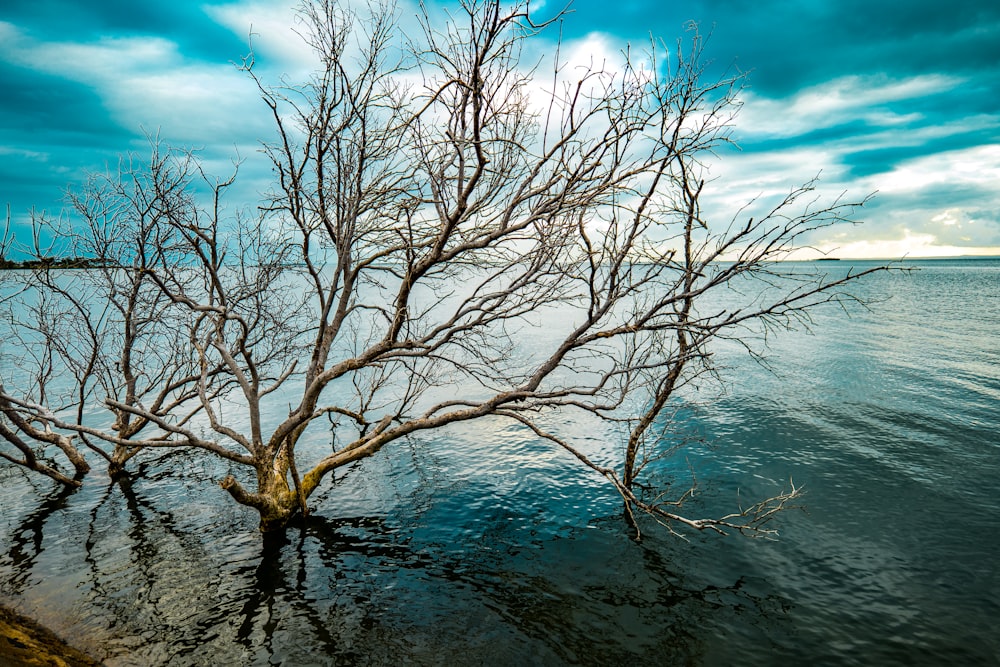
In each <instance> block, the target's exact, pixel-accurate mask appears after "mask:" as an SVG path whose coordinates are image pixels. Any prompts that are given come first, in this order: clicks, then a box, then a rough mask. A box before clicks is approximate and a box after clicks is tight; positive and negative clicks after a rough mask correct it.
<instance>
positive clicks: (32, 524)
mask: <svg viewBox="0 0 1000 667" xmlns="http://www.w3.org/2000/svg"><path fill="white" fill-rule="evenodd" d="M75 492H76V487H73V486H62V485H60V486H59V487H57V488H56V489H55V490H53V491H52V492H51V493H49V494H48V495H47V496H45V498H43V499H42V501H41V503H39V505H38V507H37V508H36V509H35V510H34V511H32V512H31V513H29V514H28V515H27V516H25V517H24V519H22V520H21V521H20V522H19V523H18V524H17V526H16V527H15V528H14V529H13V530H12V531H11V546H10V549H8V551H7V554H6V560H8V561H9V562H10V564H11V566H12V567H13V568H14V575H13V576H12V577H11V579H10V585H11V586H12V589H11V594H12V595H18V594H20V593H21V590H22V589H23V588H24V586H25V584H26V582H27V579H28V577H29V576H30V575H31V569H32V568H33V567H34V565H35V560H36V559H37V558H38V556H39V555H40V554H41V553H42V541H43V538H44V536H45V535H44V532H45V526H46V524H47V523H48V521H49V519H50V518H52V516H53V515H54V514H56V513H57V512H59V511H61V510H64V509H65V508H66V504H67V501H68V500H69V499H70V497H72V496H73V494H74V493H75Z"/></svg>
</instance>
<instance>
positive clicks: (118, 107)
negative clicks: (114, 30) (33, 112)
mask: <svg viewBox="0 0 1000 667" xmlns="http://www.w3.org/2000/svg"><path fill="white" fill-rule="evenodd" d="M0 39H5V40H6V43H7V49H6V58H7V59H8V60H9V61H11V62H14V63H16V64H18V65H20V66H23V67H27V68H30V69H33V70H36V71H39V72H44V73H46V74H52V75H56V76H60V77H63V78H65V79H67V80H70V81H76V82H79V83H82V84H85V85H87V86H89V87H91V88H92V89H93V90H95V91H96V92H97V94H98V95H99V96H100V98H101V99H102V101H103V102H104V104H105V106H106V107H107V108H108V109H109V110H110V111H111V113H112V115H113V117H114V119H115V120H116V121H117V122H118V123H119V124H120V125H121V126H122V127H124V128H126V129H128V130H132V131H136V130H138V129H139V128H140V127H146V128H150V129H153V130H155V129H156V128H159V129H160V130H161V133H162V134H163V136H164V137H165V138H167V139H168V140H169V141H170V142H171V143H179V144H184V145H203V144H213V143H216V142H221V143H229V144H232V143H234V142H236V141H239V140H241V139H242V140H246V139H248V138H249V137H257V136H260V129H261V127H262V123H260V122H259V120H263V114H262V113H252V112H248V107H250V106H252V107H253V108H254V109H255V110H256V107H257V106H259V102H257V96H256V94H255V91H254V88H253V86H252V85H251V83H250V82H249V81H247V79H246V77H245V76H244V75H242V74H241V73H240V72H238V71H237V70H236V68H235V67H234V66H233V65H232V64H231V63H201V62H193V61H189V60H187V59H185V58H184V57H183V55H182V54H181V53H180V51H179V49H178V46H177V44H175V43H174V42H171V41H170V40H167V39H163V38H159V37H124V38H101V39H99V40H96V41H93V42H38V41H35V40H33V39H31V38H30V37H27V36H26V35H24V34H22V33H20V32H19V31H18V30H17V29H16V28H15V27H14V26H11V25H10V24H2V25H0Z"/></svg>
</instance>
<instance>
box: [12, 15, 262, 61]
mask: <svg viewBox="0 0 1000 667" xmlns="http://www.w3.org/2000/svg"><path fill="white" fill-rule="evenodd" d="M213 4H225V3H211V2H191V1H190V0H174V1H168V2H136V1H135V0H101V1H100V2H77V1H74V0H5V2H4V13H3V15H2V16H0V20H4V21H7V22H10V23H13V24H15V25H17V26H24V27H27V29H28V31H29V34H30V35H31V36H32V37H34V38H35V39H44V40H52V41H60V40H65V39H71V40H74V41H89V40H93V39H99V38H101V37H109V36H114V37H134V36H144V35H146V36H157V37H164V38H167V39H169V40H171V41H173V42H176V43H177V44H179V45H180V46H181V50H182V51H183V52H184V53H185V55H186V56H187V57H190V58H194V59H205V60H219V61H221V62H228V61H230V60H235V59H237V58H238V57H239V56H240V55H242V54H243V53H244V52H245V51H246V38H241V37H238V36H236V35H234V34H233V33H232V32H231V31H229V30H228V29H226V28H224V27H222V26H220V25H218V24H216V23H214V22H212V21H211V20H209V19H208V16H207V14H206V12H205V8H206V7H209V6H211V5H213Z"/></svg>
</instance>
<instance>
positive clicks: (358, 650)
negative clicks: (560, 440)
mask: <svg viewBox="0 0 1000 667" xmlns="http://www.w3.org/2000/svg"><path fill="white" fill-rule="evenodd" d="M908 265H909V266H913V267H916V268H919V271H915V272H912V273H905V274H904V273H892V274H877V275H875V276H874V277H872V278H871V279H870V280H867V281H866V282H864V283H863V284H861V285H859V286H858V287H857V288H856V290H855V291H856V292H857V293H859V294H860V295H862V296H865V297H868V298H873V299H879V300H880V303H877V304H875V305H873V307H872V308H873V309H872V310H871V311H870V312H868V311H864V310H857V309H856V310H854V311H852V313H851V317H850V318H846V317H845V316H844V314H843V313H842V312H840V311H837V310H835V309H830V310H827V311H823V312H822V313H818V314H817V315H816V316H815V329H814V333H813V334H812V335H808V334H806V333H805V332H793V333H789V334H782V335H781V336H779V337H777V338H775V339H773V340H772V341H771V352H770V358H771V360H772V362H773V372H769V371H766V370H764V369H763V368H762V367H760V366H759V365H757V364H755V363H753V362H750V361H748V360H746V359H745V358H743V357H740V356H738V355H736V354H735V353H734V352H733V351H732V350H727V349H720V350H719V361H720V362H722V363H724V364H725V365H727V366H729V368H728V369H727V370H726V371H725V373H724V378H725V379H726V380H727V384H726V387H725V391H724V392H719V391H717V390H715V389H713V390H712V391H706V392H705V395H704V396H701V397H699V402H698V404H697V406H696V407H692V408H691V409H689V410H685V412H684V424H685V428H687V429H689V430H690V432H691V433H692V434H694V435H696V436H698V437H699V438H700V439H701V440H703V443H704V444H699V445H693V446H692V448H691V449H690V450H689V451H688V452H687V454H686V456H685V457H682V458H683V459H684V460H683V461H682V462H681V465H679V466H678V470H679V471H681V472H683V471H685V470H687V469H688V467H690V469H691V470H693V471H694V472H695V474H696V475H697V477H698V480H699V484H700V486H699V493H698V496H697V501H698V504H697V505H696V506H695V507H694V510H696V511H697V512H699V513H701V514H702V515H712V514H718V513H724V512H728V511H730V510H732V509H733V508H734V507H735V506H736V503H738V502H739V501H740V499H743V500H753V499H755V498H757V499H759V498H761V497H765V496H766V495H769V494H771V493H774V492H775V491H777V490H778V489H780V488H781V487H782V485H783V484H787V482H788V480H789V479H792V480H794V482H795V484H796V485H802V486H803V487H804V489H805V491H806V494H805V496H804V497H803V500H802V505H803V509H802V510H801V511H799V510H796V511H790V512H787V513H785V514H783V515H782V516H780V517H779V519H778V523H777V526H778V528H779V529H780V538H779V539H778V540H776V541H764V540H750V539H746V538H741V537H738V536H729V537H719V536H715V535H707V534H704V535H703V534H688V533H686V534H685V536H686V537H687V540H686V541H685V540H682V539H678V538H677V537H674V536H671V535H669V534H667V533H666V532H665V531H663V530H657V529H655V527H653V526H646V530H645V532H644V536H643V539H642V540H641V541H639V542H636V541H634V540H632V539H631V533H630V531H629V530H628V528H627V527H626V525H625V524H624V522H623V521H622V518H621V507H620V503H619V502H618V501H616V495H615V493H614V492H613V490H612V489H610V488H609V487H608V486H607V485H605V484H602V483H600V480H597V479H595V478H594V476H593V475H591V474H588V472H587V471H586V470H585V469H583V468H582V467H581V466H579V465H576V464H575V463H574V461H573V460H571V459H569V458H568V457H566V456H561V455H552V454H551V452H549V451H548V450H547V449H545V448H542V447H541V446H540V445H539V443H537V442H534V441H533V440H532V439H531V438H529V437H527V436H526V435H525V433H524V432H523V429H518V428H514V427H512V426H509V425H507V424H505V423H502V422H481V423H478V424H476V425H464V426H462V427H461V428H454V429H450V430H448V431H446V432H443V433H439V434H437V435H435V436H433V437H429V436H426V437H423V438H421V439H413V440H409V441H406V442H399V443H396V444H395V445H393V446H391V447H389V448H387V449H386V450H384V451H383V452H381V453H380V454H379V455H378V456H376V457H374V458H372V459H370V460H367V461H364V462H362V463H361V464H360V465H357V466H355V467H354V468H352V469H350V470H347V471H345V472H338V476H337V479H336V480H335V481H334V482H333V483H332V484H327V485H326V487H325V489H324V491H323V493H322V495H321V497H320V498H317V499H316V501H315V502H314V503H312V504H314V505H315V506H317V508H318V511H317V512H316V514H315V515H313V516H312V517H310V519H309V520H308V522H307V523H306V524H305V525H304V526H302V527H299V528H295V529H292V530H290V531H289V532H288V534H287V535H286V536H284V537H283V538H278V539H268V540H263V539H262V537H261V536H260V535H259V534H258V533H257V532H256V521H255V518H254V516H253V515H252V514H250V513H248V512H246V511H244V510H243V509H242V508H239V507H237V506H236V505H235V504H234V503H232V502H231V501H230V500H228V498H227V497H225V495H224V492H223V491H222V490H221V489H219V488H218V487H217V486H215V485H214V480H217V479H218V478H219V477H220V476H221V474H223V473H224V472H225V471H224V469H218V468H212V467H211V466H209V465H207V464H205V463H204V462H202V461H201V460H200V459H198V458H196V457H193V456H191V455H187V454H175V455H172V456H170V457H169V458H167V459H163V460H161V461H159V462H148V463H146V464H145V469H144V470H143V473H144V476H143V477H142V478H137V479H136V480H135V481H134V482H132V483H128V482H114V483H112V482H110V481H109V480H107V479H106V478H103V477H102V476H101V474H100V473H97V474H95V475H92V476H91V477H90V478H89V479H88V480H87V482H86V484H85V486H84V488H82V489H81V490H79V491H75V492H73V491H62V490H58V489H56V490H53V487H52V485H51V484H49V483H48V482H46V481H44V480H43V479H41V478H37V479H36V478H29V477H27V476H26V475H24V474H23V473H22V472H20V471H18V470H15V469H12V468H10V467H9V466H3V467H0V506H2V508H3V510H2V519H0V601H2V602H6V603H7V604H9V605H11V606H14V607H15V608H17V609H19V610H20V611H22V612H25V613H27V614H29V615H33V616H35V617H37V618H38V619H39V620H41V621H42V622H43V623H46V624H47V625H49V626H50V627H52V628H53V629H55V630H56V631H57V632H58V633H59V634H61V635H62V636H63V637H65V638H66V639H68V640H70V641H71V642H72V643H74V644H76V645H78V646H80V647H82V648H84V649H86V650H88V651H90V652H91V653H92V654H94V655H95V656H97V657H100V658H103V659H105V660H106V662H107V664H109V665H223V664H225V665H295V666H299V665H334V664H400V663H410V664H448V665H480V664H501V665H505V664H519V665H520V664H539V665H549V664H554V665H558V664H588V665H589V664H594V665H614V664H625V663H629V664H663V665H671V664H704V665H730V664H739V665H775V664H786V665H793V664H810V663H812V664H842V665H853V664H857V665H885V664H907V665H916V664H926V665H940V664H947V663H951V664H961V665H973V664H983V665H990V664H992V665H995V664H1000V631H998V629H997V626H998V624H1000V575H998V571H1000V565H998V563H1000V431H998V427H1000V260H995V259H979V260H934V261H914V262H909V263H908ZM850 266H852V265H851V264H849V263H847V262H838V263H836V264H835V263H830V264H829V270H830V271H833V272H839V271H846V270H847V269H848V268H850ZM857 266H858V267H861V266H867V264H865V263H857ZM581 430H583V427H581ZM596 437H597V436H596V435H595V438H596ZM327 444H328V443H327ZM595 446H598V447H599V446H601V445H600V443H596V444H595ZM682 481H683V480H682Z"/></svg>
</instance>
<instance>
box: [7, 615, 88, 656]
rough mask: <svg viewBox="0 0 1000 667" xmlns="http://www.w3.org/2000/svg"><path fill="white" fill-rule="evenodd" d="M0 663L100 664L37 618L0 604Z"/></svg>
mask: <svg viewBox="0 0 1000 667" xmlns="http://www.w3.org/2000/svg"><path fill="white" fill-rule="evenodd" d="M0 664H2V665H5V666H9V667H22V666H25V667H27V666H31V665H39V666H41V665H46V666H48V665H53V666H59V667H62V666H65V667H100V665H101V662H100V661H98V660H96V659H94V658H92V657H90V656H88V655H87V654H85V653H83V652H82V651H80V650H79V649H76V648H73V647H72V646H70V645H69V644H67V643H66V642H64V641H63V640H62V639H60V638H59V637H58V636H57V635H56V634H55V633H54V632H52V631H51V630H49V629H48V628H46V627H45V626H43V625H41V624H40V623H38V622H37V621H34V620H32V619H30V618H28V617H27V616H24V615H22V614H19V613H17V612H16V611H14V610H13V609H11V608H9V607H6V606H4V605H0Z"/></svg>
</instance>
